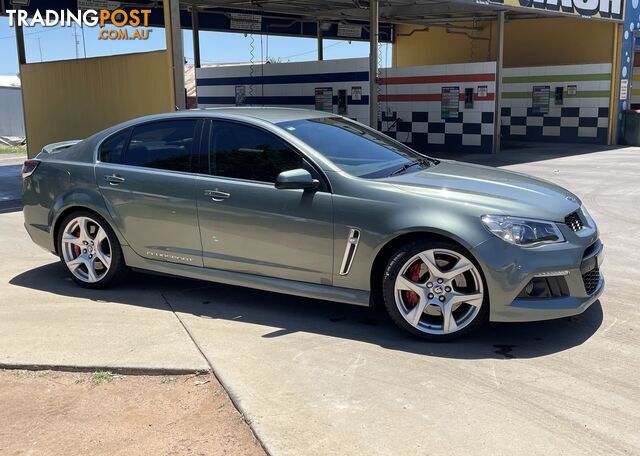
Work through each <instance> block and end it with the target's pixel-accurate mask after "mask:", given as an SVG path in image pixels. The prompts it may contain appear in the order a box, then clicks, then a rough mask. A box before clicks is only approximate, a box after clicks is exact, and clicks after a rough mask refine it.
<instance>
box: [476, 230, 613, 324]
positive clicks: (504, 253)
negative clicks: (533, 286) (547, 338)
mask: <svg viewBox="0 0 640 456" xmlns="http://www.w3.org/2000/svg"><path fill="white" fill-rule="evenodd" d="M561 230H562V231H563V234H564V235H565V239H566V240H567V241H566V242H563V243H560V244H550V245H545V246H541V247H538V248H532V249H523V248H520V247H517V246H513V245H511V244H508V243H506V242H504V241H502V240H501V239H498V238H495V239H489V240H487V241H485V242H484V243H482V244H480V245H479V246H477V247H476V248H475V249H473V252H474V254H475V255H476V257H477V258H478V260H479V261H480V263H481V265H482V267H483V271H484V273H485V279H486V281H487V288H488V292H489V300H490V311H489V319H490V320H491V321H502V322H521V321H537V320H550V319H554V318H563V317H569V316H572V315H578V314H581V313H582V312H584V311H585V310H586V309H587V308H588V307H589V306H590V305H591V304H593V303H594V302H595V301H597V299H598V298H599V297H600V295H601V294H602V292H603V290H604V277H603V276H602V273H601V271H600V269H599V268H600V265H601V264H602V261H603V251H604V250H603V245H602V243H601V242H600V240H599V239H598V232H597V229H596V228H595V226H594V227H593V228H589V227H587V228H586V229H584V230H581V232H573V231H571V230H570V229H569V228H568V227H567V226H566V225H565V226H561ZM541 276H542V277H554V278H557V279H558V280H560V281H561V282H560V283H561V284H562V286H561V287H558V288H557V292H556V293H553V295H549V294H547V295H546V297H532V296H528V295H527V294H526V293H525V290H526V287H527V285H528V284H530V283H531V281H532V279H534V278H536V277H541Z"/></svg>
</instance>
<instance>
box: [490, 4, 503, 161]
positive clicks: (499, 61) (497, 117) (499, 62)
mask: <svg viewBox="0 0 640 456" xmlns="http://www.w3.org/2000/svg"><path fill="white" fill-rule="evenodd" d="M504 14H505V13H504V11H500V12H499V13H498V49H497V51H496V91H495V111H494V114H493V126H494V129H493V151H492V152H493V153H494V154H497V153H498V152H500V130H501V129H500V124H501V121H502V66H503V59H504Z"/></svg>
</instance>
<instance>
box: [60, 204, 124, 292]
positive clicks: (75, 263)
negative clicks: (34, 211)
mask: <svg viewBox="0 0 640 456" xmlns="http://www.w3.org/2000/svg"><path fill="white" fill-rule="evenodd" d="M58 253H59V254H60V259H61V260H62V262H63V263H64V264H65V266H66V267H67V269H68V270H69V272H70V273H71V278H72V279H73V280H74V281H75V282H76V283H78V284H80V285H82V286H83V287H87V288H102V287H106V286H108V285H111V284H113V283H114V282H115V281H117V280H118V279H120V278H121V277H122V275H123V274H124V271H125V269H126V266H125V264H124V258H123V255H122V249H121V248H120V243H119V242H118V238H117V237H116V235H115V233H114V232H113V230H112V229H111V227H110V226H109V224H108V223H107V222H106V221H105V220H104V219H103V218H102V217H100V216H98V215H97V214H94V213H93V212H90V211H85V210H80V211H75V212H73V213H72V214H69V215H68V216H67V217H66V218H65V219H64V220H63V221H62V223H61V224H60V229H59V230H58Z"/></svg>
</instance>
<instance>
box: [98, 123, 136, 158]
mask: <svg viewBox="0 0 640 456" xmlns="http://www.w3.org/2000/svg"><path fill="white" fill-rule="evenodd" d="M128 137H129V130H125V131H122V132H120V133H117V134H115V135H113V136H112V137H111V138H109V139H107V140H106V141H104V142H103V143H102V146H100V161H101V162H104V163H122V153H123V151H124V146H125V144H126V142H127V138H128Z"/></svg>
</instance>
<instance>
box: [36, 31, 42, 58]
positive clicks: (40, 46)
mask: <svg viewBox="0 0 640 456" xmlns="http://www.w3.org/2000/svg"><path fill="white" fill-rule="evenodd" d="M36 39H37V40H38V49H39V50H40V63H42V43H41V42H40V35H38V37H37V38H36Z"/></svg>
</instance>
